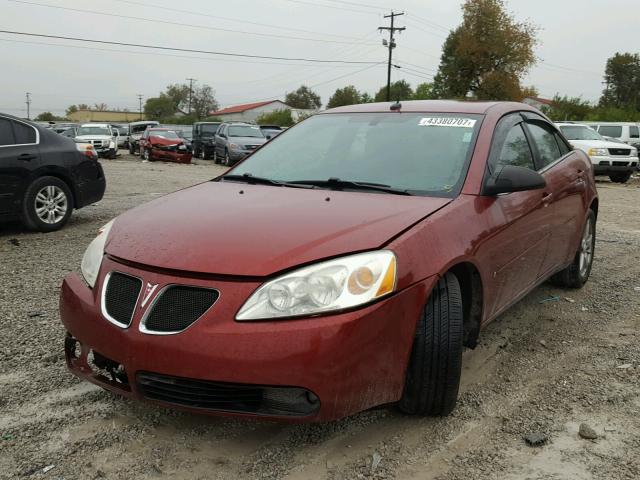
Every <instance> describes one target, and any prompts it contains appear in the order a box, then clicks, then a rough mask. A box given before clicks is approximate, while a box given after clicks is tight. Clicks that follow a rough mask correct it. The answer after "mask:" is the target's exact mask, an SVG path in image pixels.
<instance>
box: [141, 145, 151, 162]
mask: <svg viewBox="0 0 640 480" xmlns="http://www.w3.org/2000/svg"><path fill="white" fill-rule="evenodd" d="M142 158H143V159H144V160H146V161H147V162H151V161H153V157H152V156H151V152H150V151H149V149H148V148H145V149H144V150H143V151H142Z"/></svg>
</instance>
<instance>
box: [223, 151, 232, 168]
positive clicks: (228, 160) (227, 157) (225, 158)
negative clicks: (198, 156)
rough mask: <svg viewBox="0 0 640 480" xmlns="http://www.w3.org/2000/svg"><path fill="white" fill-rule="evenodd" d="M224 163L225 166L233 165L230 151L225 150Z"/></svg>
mask: <svg viewBox="0 0 640 480" xmlns="http://www.w3.org/2000/svg"><path fill="white" fill-rule="evenodd" d="M222 164H223V165H224V166H225V167H230V166H231V157H229V152H226V151H225V152H224V160H223V161H222Z"/></svg>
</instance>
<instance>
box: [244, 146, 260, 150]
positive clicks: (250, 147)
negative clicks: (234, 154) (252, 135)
mask: <svg viewBox="0 0 640 480" xmlns="http://www.w3.org/2000/svg"><path fill="white" fill-rule="evenodd" d="M259 146H260V145H245V146H244V149H245V150H255V149H256V148H258V147H259Z"/></svg>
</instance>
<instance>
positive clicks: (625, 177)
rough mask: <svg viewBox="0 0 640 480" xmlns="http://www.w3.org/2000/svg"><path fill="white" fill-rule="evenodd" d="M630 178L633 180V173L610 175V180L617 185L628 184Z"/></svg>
mask: <svg viewBox="0 0 640 480" xmlns="http://www.w3.org/2000/svg"><path fill="white" fill-rule="evenodd" d="M630 178H631V172H626V173H614V174H613V175H609V179H610V180H611V181H612V182H615V183H627V182H628V181H629V179H630Z"/></svg>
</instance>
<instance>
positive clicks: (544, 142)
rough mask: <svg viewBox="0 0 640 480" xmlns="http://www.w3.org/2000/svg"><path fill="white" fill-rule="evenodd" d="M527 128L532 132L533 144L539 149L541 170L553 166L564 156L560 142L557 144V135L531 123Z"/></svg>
mask: <svg viewBox="0 0 640 480" xmlns="http://www.w3.org/2000/svg"><path fill="white" fill-rule="evenodd" d="M527 128H528V129H529V132H531V137H532V138H533V142H534V143H535V144H536V147H538V153H539V155H540V162H541V165H540V168H544V167H546V166H547V165H550V164H552V163H553V162H555V161H556V160H558V159H559V158H560V157H561V156H562V154H561V153H560V147H558V142H556V138H555V135H554V134H553V133H552V132H550V131H549V130H547V129H546V128H542V127H541V126H539V125H538V124H535V123H529V124H528V125H527Z"/></svg>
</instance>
